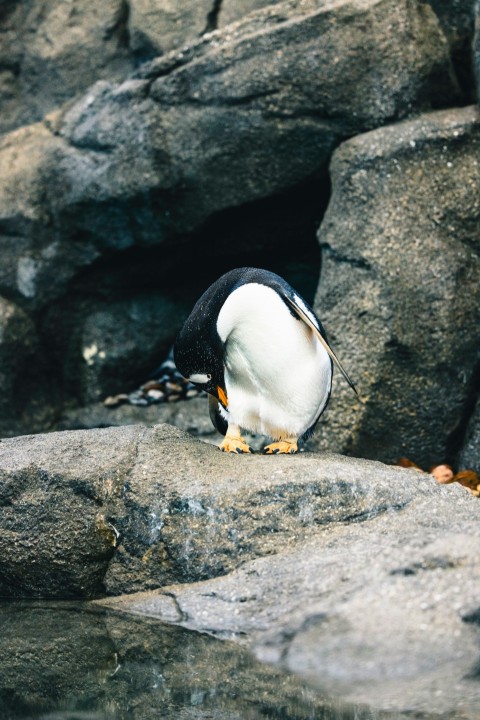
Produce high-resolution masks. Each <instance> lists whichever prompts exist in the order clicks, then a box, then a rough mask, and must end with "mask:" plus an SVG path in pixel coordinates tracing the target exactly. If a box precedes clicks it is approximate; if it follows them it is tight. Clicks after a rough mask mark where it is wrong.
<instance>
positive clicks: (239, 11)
mask: <svg viewBox="0 0 480 720" xmlns="http://www.w3.org/2000/svg"><path fill="white" fill-rule="evenodd" d="M280 2H281V0H273V1H272V0H222V2H221V4H220V12H219V15H218V27H225V25H230V23H233V22H236V21H237V20H241V19H242V18H243V17H245V15H249V14H250V13H251V12H255V10H260V9H262V8H265V7H267V6H268V5H278V4H279V3H280Z"/></svg>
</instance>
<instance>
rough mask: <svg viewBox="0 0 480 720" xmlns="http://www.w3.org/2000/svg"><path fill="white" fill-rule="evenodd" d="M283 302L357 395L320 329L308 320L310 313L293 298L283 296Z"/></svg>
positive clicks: (312, 321) (355, 389)
mask: <svg viewBox="0 0 480 720" xmlns="http://www.w3.org/2000/svg"><path fill="white" fill-rule="evenodd" d="M284 298H285V301H286V302H287V303H288V305H289V306H290V307H291V308H292V310H293V311H294V312H295V314H296V315H297V316H298V317H299V318H300V320H303V322H304V323H305V324H306V325H308V327H309V328H310V329H311V330H312V331H313V332H314V333H315V335H316V336H317V337H318V339H319V340H320V342H321V343H322V345H323V347H324V348H325V350H326V351H327V353H328V354H329V355H330V357H331V358H332V360H333V362H334V363H335V365H336V366H337V367H338V369H339V370H340V372H341V373H342V375H343V377H344V378H345V380H346V381H347V383H348V384H349V385H350V387H351V388H352V390H353V392H354V393H355V394H356V395H358V391H357V388H356V387H355V385H354V384H353V381H352V380H351V378H350V376H349V375H348V373H347V371H346V370H345V368H344V367H343V365H342V363H341V362H340V360H339V359H338V358H337V356H336V355H335V353H334V352H333V350H332V348H331V347H330V345H329V344H328V342H327V340H326V338H325V337H324V336H323V335H322V332H321V330H320V327H319V326H318V325H317V323H315V322H314V320H313V318H310V316H309V315H310V313H308V314H307V312H306V310H307V308H306V307H305V308H302V307H300V305H298V303H297V302H295V296H294V297H293V298H292V297H290V296H289V295H287V294H285V295H284Z"/></svg>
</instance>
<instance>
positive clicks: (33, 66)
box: [0, 0, 134, 133]
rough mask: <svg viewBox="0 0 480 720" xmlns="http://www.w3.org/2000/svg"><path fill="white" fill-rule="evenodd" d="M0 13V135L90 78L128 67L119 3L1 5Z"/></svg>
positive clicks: (47, 0)
mask: <svg viewBox="0 0 480 720" xmlns="http://www.w3.org/2000/svg"><path fill="white" fill-rule="evenodd" d="M3 5H4V7H3V8H2V11H1V13H0V38H1V40H2V42H1V43H0V48H1V49H0V68H1V69H0V103H1V105H2V114H1V117H0V133H2V132H8V131H9V130H12V129H14V128H16V127H18V126H19V125H25V124H30V123H32V122H35V121H36V120H40V119H41V118H42V117H43V116H44V115H45V114H46V113H48V112H50V111H51V110H53V109H54V108H56V107H58V106H59V105H61V104H63V103H64V102H65V101H66V100H68V99H70V98H72V97H75V96H76V95H78V94H79V93H82V92H84V91H85V90H86V89H87V87H88V86H89V85H90V84H91V83H92V82H94V81H95V80H98V79H101V78H105V77H110V78H112V79H120V78H121V77H123V76H125V75H126V74H128V73H129V72H131V71H132V69H133V67H134V63H133V57H132V53H131V51H130V50H129V48H128V36H127V28H126V23H127V20H128V5H127V3H126V2H123V0H107V1H106V2H102V3H100V4H99V3H96V2H94V0H86V1H85V0H84V2H82V3H80V4H77V3H76V4H75V5H73V4H72V3H66V2H59V1H58V0H41V2H33V0H22V2H6V3H4V4H3Z"/></svg>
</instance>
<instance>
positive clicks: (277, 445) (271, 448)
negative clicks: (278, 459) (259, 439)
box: [263, 440, 298, 455]
mask: <svg viewBox="0 0 480 720" xmlns="http://www.w3.org/2000/svg"><path fill="white" fill-rule="evenodd" d="M296 452H298V445H297V441H296V440H280V441H279V442H274V443H271V444H270V445H266V446H265V447H264V448H263V453H264V455H293V453H296Z"/></svg>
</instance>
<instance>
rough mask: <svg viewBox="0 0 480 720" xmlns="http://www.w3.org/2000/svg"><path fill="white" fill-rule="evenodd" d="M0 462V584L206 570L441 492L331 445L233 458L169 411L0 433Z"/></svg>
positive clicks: (29, 589) (126, 586)
mask: <svg viewBox="0 0 480 720" xmlns="http://www.w3.org/2000/svg"><path fill="white" fill-rule="evenodd" d="M0 468H1V476H0V477H1V483H2V484H1V491H0V498H1V504H2V506H3V511H2V513H1V516H0V594H4V595H5V594H7V595H13V596H19V597H22V596H27V597H28V596H32V595H42V596H49V597H65V596H67V597H71V596H89V595H90V596H91V595H92V594H98V593H99V592H101V591H102V589H103V588H106V591H107V592H108V593H114V594H118V593H122V592H132V591H134V590H139V589H145V588H152V587H158V586H159V585H165V584H168V583H172V582H192V581H197V580H202V579H206V578H209V577H212V576H216V575H221V574H224V573H226V572H228V571H230V570H232V569H234V568H236V567H238V566H239V565H240V564H242V563H243V562H245V561H247V560H248V559H252V558H255V557H259V556H262V555H266V554H272V553H275V552H278V551H279V550H280V549H282V548H287V547H290V546H292V544H295V543H297V542H298V541H299V540H301V539H306V538H309V537H312V536H313V535H315V534H316V533H317V532H319V529H321V528H323V527H328V526H329V525H330V524H332V525H336V524H338V523H344V522H346V521H352V520H354V519H362V518H367V517H370V516H373V515H376V514H378V513H384V512H385V511H387V510H391V511H392V512H394V511H395V508H397V509H398V508H402V507H404V506H405V505H408V504H409V503H410V502H412V500H413V498H414V497H415V496H416V495H417V494H418V493H420V495H422V494H423V493H425V492H426V493H427V495H430V494H431V493H432V492H433V493H434V492H436V487H435V485H434V484H433V481H432V484H433V487H428V486H427V485H425V483H423V484H420V483H419V482H418V479H417V476H416V475H413V476H412V474H411V473H409V472H408V471H403V470H400V469H398V468H388V467H382V466H381V465H378V464H371V463H369V462H366V461H360V460H351V459H344V458H341V457H337V456H316V455H309V454H304V455H302V454H300V455H298V456H296V457H278V458H273V459H272V458H269V457H266V456H257V455H255V456H249V457H246V458H238V456H231V455H228V454H224V453H221V452H220V451H219V450H218V449H217V448H216V447H212V446H211V445H207V444H205V443H202V442H199V441H197V440H194V439H192V438H191V437H189V436H188V435H187V434H185V433H182V432H181V431H180V430H177V429H175V428H173V427H170V426H168V425H159V426H156V427H155V428H143V427H138V426H130V427H124V428H108V429H105V430H92V431H77V432H61V433H50V434H48V435H38V436H28V437H20V438H14V439H11V440H3V441H1V442H0ZM412 481H413V482H412ZM462 492H466V491H464V490H463V491H462Z"/></svg>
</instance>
